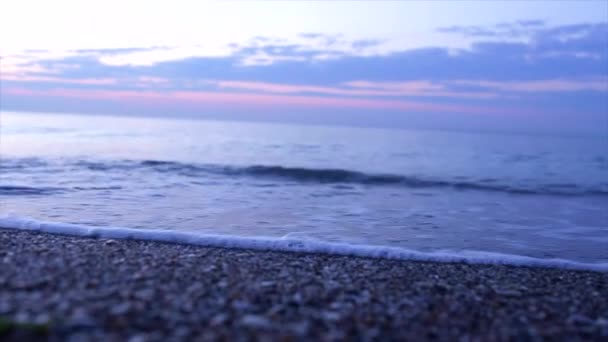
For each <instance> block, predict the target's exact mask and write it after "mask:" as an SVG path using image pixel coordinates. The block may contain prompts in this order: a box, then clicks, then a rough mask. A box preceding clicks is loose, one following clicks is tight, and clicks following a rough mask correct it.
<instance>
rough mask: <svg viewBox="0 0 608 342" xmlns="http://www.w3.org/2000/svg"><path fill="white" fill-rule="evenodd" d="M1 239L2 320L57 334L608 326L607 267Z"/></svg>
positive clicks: (389, 334) (408, 335)
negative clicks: (569, 267) (587, 269)
mask: <svg viewBox="0 0 608 342" xmlns="http://www.w3.org/2000/svg"><path fill="white" fill-rule="evenodd" d="M42 250H44V251H46V252H45V255H44V257H41V255H40V253H39V252H38V251H42ZM0 251H1V252H2V253H0V259H3V260H6V258H10V262H7V263H2V264H1V269H0V315H2V318H1V319H8V320H9V322H15V323H24V324H39V325H43V326H44V325H49V329H48V333H49V334H50V336H49V339H50V340H60V341H89V340H99V341H102V340H110V341H111V340H121V341H123V340H124V341H133V342H139V341H147V340H151V341H164V340H167V341H168V340H237V341H245V340H280V339H285V340H290V339H294V337H295V339H297V340H312V341H316V340H425V339H429V338H435V339H439V340H519V339H522V340H542V339H548V340H606V338H607V337H608V320H607V318H606V313H607V312H608V288H607V286H608V276H607V275H606V274H605V273H598V272H582V271H569V270H560V269H543V268H532V267H513V266H504V265H494V266H492V265H469V264H448V263H430V262H413V261H412V262H405V261H398V260H387V259H365V258H354V257H345V256H330V255H312V254H299V253H279V252H256V251H243V250H240V251H236V250H229V249H221V248H205V247H196V246H184V245H176V244H162V243H154V242H142V241H133V240H130V241H123V240H111V242H110V240H100V239H85V238H76V237H66V236H58V235H47V234H40V233H34V232H17V231H9V230H3V229H0ZM556 279H558V281H556ZM12 284H18V285H21V286H20V287H19V288H15V287H13V286H12ZM590 289H592V290H590ZM243 328H246V329H243ZM0 340H2V341H4V340H7V341H10V340H11V336H8V337H7V336H2V335H0ZM13 340H19V339H16V338H15V339H13ZM21 340H23V339H21Z"/></svg>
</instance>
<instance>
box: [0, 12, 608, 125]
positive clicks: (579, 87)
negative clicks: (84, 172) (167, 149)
mask: <svg viewBox="0 0 608 342" xmlns="http://www.w3.org/2000/svg"><path fill="white" fill-rule="evenodd" d="M27 2H28V1H24V2H23V3H20V2H15V4H13V5H9V9H11V10H9V11H5V10H3V12H2V14H1V15H0V23H2V24H0V32H4V33H2V34H0V42H1V43H0V44H1V45H0V48H2V50H1V54H2V61H1V63H2V84H1V89H0V94H1V96H2V102H1V106H2V107H1V109H2V110H3V111H7V110H17V111H50V112H54V111H59V112H76V113H85V114H86V113H99V114H130V115H155V116H160V115H162V116H189V117H192V116H195V117H201V118H214V119H239V120H254V121H255V120H278V121H289V122H301V123H326V124H352V125H364V126H366V125H368V126H389V127H429V128H445V129H470V130H484V129H487V130H516V131H542V132H591V133H605V132H606V131H607V129H608V2H606V1H596V2H593V1H589V2H547V1H542V2H518V3H507V2H490V3H485V4H483V5H482V4H481V3H480V2H473V3H465V2H453V3H441V2H431V3H414V2H404V3H400V2H391V3H376V2H369V3H366V2H356V3H350V4H349V3H346V2H338V3H331V4H323V3H316V2H305V3H290V4H284V3H281V4H280V5H277V6H274V5H276V4H277V3H276V2H272V3H251V2H249V3H247V4H245V3H239V2H233V3H229V4H220V3H211V4H207V3H206V4H204V5H200V4H197V3H196V2H187V1H184V2H176V4H175V5H174V6H173V7H171V8H166V7H163V6H162V5H161V4H160V3H159V2H156V1H151V2H142V3H139V6H137V4H138V2H137V1H134V2H133V3H129V5H128V6H134V7H133V8H124V6H123V7H120V4H119V3H114V2H112V1H108V2H103V3H100V4H97V5H95V6H92V8H89V7H84V6H83V5H79V4H78V3H76V2H71V1H57V2H53V6H51V7H49V8H39V9H38V10H37V11H36V13H37V14H33V11H32V10H31V9H32V8H33V7H28V4H27ZM17 3H19V4H17ZM36 4H37V6H41V5H40V3H39V2H38V3H36ZM29 5H31V6H34V5H33V4H29ZM271 5H272V6H271ZM11 6H14V8H10V7H11ZM42 6H44V5H42ZM78 6H80V7H78ZM3 9H6V8H4V6H3ZM62 9H63V10H62ZM67 9H69V11H67ZM604 9H605V11H603V10H604ZM64 10H65V11H64ZM540 10H542V11H540ZM131 11H133V12H131ZM135 11H138V12H135ZM68 12H69V13H73V14H74V15H71V16H68V15H67V14H66V13H68ZM125 13H126V14H125ZM129 13H131V14H132V13H138V14H137V15H128V14H129ZM458 14H460V15H458ZM465 14H466V15H465ZM28 15H31V16H35V17H34V18H31V19H33V20H28V21H26V20H24V19H25V18H26V16H28ZM19 18H21V19H19ZM32 23H35V24H32ZM7 32H9V33H7Z"/></svg>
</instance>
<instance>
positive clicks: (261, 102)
mask: <svg viewBox="0 0 608 342" xmlns="http://www.w3.org/2000/svg"><path fill="white" fill-rule="evenodd" d="M3 92H4V93H5V94H6V95H15V96H27V97H62V98H76V99H83V100H86V99H88V100H106V101H120V102H125V103H134V104H140V105H144V106H145V105H151V104H152V105H180V104H188V105H195V106H204V105H221V106H227V107H245V108H250V107H261V108H274V107H286V108H336V109H344V108H351V109H353V108H354V109H370V110H393V111H401V112H436V113H468V114H508V113H512V112H511V111H509V110H507V109H500V108H495V107H494V108H490V107H484V106H469V105H460V104H438V103H428V102H419V101H405V100H386V99H361V98H343V97H322V96H295V95H276V94H251V93H233V92H205V91H166V92H159V91H147V90H146V91H130V90H88V89H60V88H59V89H50V90H44V91H42V90H31V89H25V88H7V89H4V90H3Z"/></svg>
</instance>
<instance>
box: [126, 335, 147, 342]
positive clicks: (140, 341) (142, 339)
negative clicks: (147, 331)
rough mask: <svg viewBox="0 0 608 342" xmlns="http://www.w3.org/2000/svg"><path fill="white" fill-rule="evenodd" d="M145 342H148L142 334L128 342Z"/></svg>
mask: <svg viewBox="0 0 608 342" xmlns="http://www.w3.org/2000/svg"><path fill="white" fill-rule="evenodd" d="M145 341H147V340H146V337H145V336H144V335H141V334H139V335H134V336H131V338H129V340H128V342H145Z"/></svg>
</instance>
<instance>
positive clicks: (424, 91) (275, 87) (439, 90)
mask: <svg viewBox="0 0 608 342" xmlns="http://www.w3.org/2000/svg"><path fill="white" fill-rule="evenodd" d="M205 83H208V84H212V85H215V86H217V87H218V88H220V89H234V90H248V91H257V92H265V93H275V94H321V95H339V96H366V97H367V96H379V97H414V96H415V97H452V98H478V99H488V98H495V97H496V94H493V93H490V92H454V91H448V90H447V89H446V87H445V86H444V85H442V84H437V83H432V82H429V81H409V82H369V81H352V82H346V83H342V85H341V86H340V87H328V86H313V85H291V84H280V83H267V82H252V81H205Z"/></svg>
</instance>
